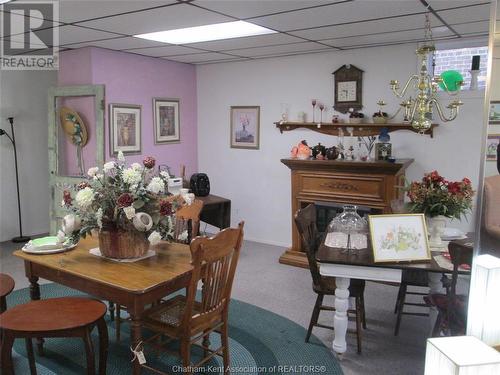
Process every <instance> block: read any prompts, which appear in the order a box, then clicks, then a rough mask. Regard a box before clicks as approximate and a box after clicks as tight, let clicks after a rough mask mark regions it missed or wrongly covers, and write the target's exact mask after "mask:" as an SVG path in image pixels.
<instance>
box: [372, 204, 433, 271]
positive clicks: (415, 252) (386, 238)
mask: <svg viewBox="0 0 500 375" xmlns="http://www.w3.org/2000/svg"><path fill="white" fill-rule="evenodd" d="M368 222H369V224H370V235H371V242H372V248H373V260H374V262H375V263H378V262H410V261H425V260H430V259H431V253H430V250H429V243H428V240H427V227H426V225H425V216H424V214H397V215H369V216H368Z"/></svg>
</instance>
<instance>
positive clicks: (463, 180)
mask: <svg viewBox="0 0 500 375" xmlns="http://www.w3.org/2000/svg"><path fill="white" fill-rule="evenodd" d="M462 182H463V183H464V184H465V185H470V184H471V182H470V180H469V179H468V178H467V177H464V178H463V179H462Z"/></svg>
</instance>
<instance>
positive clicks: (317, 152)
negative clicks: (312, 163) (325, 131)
mask: <svg viewBox="0 0 500 375" xmlns="http://www.w3.org/2000/svg"><path fill="white" fill-rule="evenodd" d="M325 156H326V147H325V146H323V145H322V144H321V142H318V144H317V145H316V146H314V147H313V148H312V157H313V159H319V160H323V159H324V158H325Z"/></svg>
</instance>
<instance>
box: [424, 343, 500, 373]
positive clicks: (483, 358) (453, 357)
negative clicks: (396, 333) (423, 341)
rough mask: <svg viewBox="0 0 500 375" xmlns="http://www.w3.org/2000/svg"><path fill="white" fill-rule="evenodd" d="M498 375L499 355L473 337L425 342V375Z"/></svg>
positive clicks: (499, 369) (499, 370)
mask: <svg viewBox="0 0 500 375" xmlns="http://www.w3.org/2000/svg"><path fill="white" fill-rule="evenodd" d="M492 374H500V353H499V352H497V351H496V350H495V349H493V348H491V347H489V346H488V345H486V344H485V343H484V342H482V341H481V340H479V339H478V338H476V337H473V336H452V337H437V338H431V339H428V340H427V349H426V353H425V375H492Z"/></svg>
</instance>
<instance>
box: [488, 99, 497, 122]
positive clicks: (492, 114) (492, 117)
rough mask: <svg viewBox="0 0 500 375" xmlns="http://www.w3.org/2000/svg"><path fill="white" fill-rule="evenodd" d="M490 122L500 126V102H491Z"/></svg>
mask: <svg viewBox="0 0 500 375" xmlns="http://www.w3.org/2000/svg"><path fill="white" fill-rule="evenodd" d="M488 122H489V123H490V124H492V125H494V124H500V101H496V100H492V101H490V114H489V117H488Z"/></svg>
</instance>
